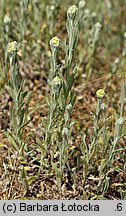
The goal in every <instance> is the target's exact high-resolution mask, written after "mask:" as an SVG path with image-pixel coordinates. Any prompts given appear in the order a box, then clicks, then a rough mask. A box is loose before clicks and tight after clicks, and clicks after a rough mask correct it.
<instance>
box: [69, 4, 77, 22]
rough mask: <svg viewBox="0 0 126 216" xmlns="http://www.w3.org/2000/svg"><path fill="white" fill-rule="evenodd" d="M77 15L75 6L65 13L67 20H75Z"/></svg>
mask: <svg viewBox="0 0 126 216" xmlns="http://www.w3.org/2000/svg"><path fill="white" fill-rule="evenodd" d="M77 14H78V8H77V6H76V5H72V6H71V7H69V9H68V11H67V17H68V19H75V17H76V16H77Z"/></svg>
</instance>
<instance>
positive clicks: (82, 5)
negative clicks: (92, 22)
mask: <svg viewBox="0 0 126 216" xmlns="http://www.w3.org/2000/svg"><path fill="white" fill-rule="evenodd" d="M85 4H86V2H85V1H84V0H81V1H80V2H79V8H84V6H85Z"/></svg>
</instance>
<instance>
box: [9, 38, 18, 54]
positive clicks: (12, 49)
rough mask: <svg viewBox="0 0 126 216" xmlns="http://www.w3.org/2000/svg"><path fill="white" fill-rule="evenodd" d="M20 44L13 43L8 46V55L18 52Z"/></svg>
mask: <svg viewBox="0 0 126 216" xmlns="http://www.w3.org/2000/svg"><path fill="white" fill-rule="evenodd" d="M17 48H18V44H17V42H16V41H12V42H10V43H9V44H8V53H9V54H13V53H15V52H16V51H17Z"/></svg>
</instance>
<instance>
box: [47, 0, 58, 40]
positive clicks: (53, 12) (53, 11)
mask: <svg viewBox="0 0 126 216" xmlns="http://www.w3.org/2000/svg"><path fill="white" fill-rule="evenodd" d="M60 3H61V0H53V1H51V4H49V5H47V6H46V16H47V24H48V26H47V28H48V33H49V35H50V36H52V35H53V32H54V27H55V24H56V17H57V14H58V11H59V7H60Z"/></svg>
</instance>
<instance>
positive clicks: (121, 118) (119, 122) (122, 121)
mask: <svg viewBox="0 0 126 216" xmlns="http://www.w3.org/2000/svg"><path fill="white" fill-rule="evenodd" d="M123 124H124V118H123V117H120V118H119V119H118V120H117V121H116V125H120V126H122V125H123Z"/></svg>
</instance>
